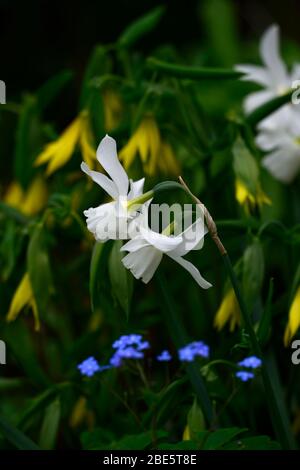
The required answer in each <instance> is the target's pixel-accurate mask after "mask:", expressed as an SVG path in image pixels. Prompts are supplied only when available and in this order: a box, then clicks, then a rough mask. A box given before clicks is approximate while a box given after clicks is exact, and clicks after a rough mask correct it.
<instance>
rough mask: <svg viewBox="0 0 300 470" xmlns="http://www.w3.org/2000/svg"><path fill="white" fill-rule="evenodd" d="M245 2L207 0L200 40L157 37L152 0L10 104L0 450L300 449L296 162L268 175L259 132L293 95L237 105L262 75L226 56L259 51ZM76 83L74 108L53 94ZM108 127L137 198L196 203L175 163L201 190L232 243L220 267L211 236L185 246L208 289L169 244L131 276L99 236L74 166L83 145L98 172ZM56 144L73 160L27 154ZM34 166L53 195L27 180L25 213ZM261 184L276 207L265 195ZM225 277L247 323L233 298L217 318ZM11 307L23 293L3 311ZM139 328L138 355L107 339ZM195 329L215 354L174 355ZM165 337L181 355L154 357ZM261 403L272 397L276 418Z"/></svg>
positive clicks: (158, 15)
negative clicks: (73, 63)
mask: <svg viewBox="0 0 300 470" xmlns="http://www.w3.org/2000/svg"><path fill="white" fill-rule="evenodd" d="M237 11H238V10H237V9H236V6H235V4H234V2H232V1H229V0H207V1H205V2H202V3H201V6H200V9H199V14H200V18H199V34H200V28H201V25H202V30H201V40H199V41H198V40H197V41H194V42H193V43H192V44H190V45H188V46H187V45H186V43H185V42H184V41H183V44H182V45H180V47H175V46H174V45H170V44H169V45H168V44H160V45H159V46H158V47H156V48H153V47H151V38H152V37H154V35H156V34H158V33H159V31H160V28H161V27H162V26H161V25H160V21H161V19H162V18H163V15H168V6H167V5H166V6H164V5H162V6H159V7H157V8H154V9H153V10H151V11H150V12H148V13H146V14H145V15H143V16H142V17H140V18H137V19H136V20H135V21H134V22H133V23H131V24H130V25H128V26H126V27H125V28H124V30H123V32H122V33H121V34H120V35H119V37H118V38H115V41H114V42H113V43H111V44H102V43H101V44H97V45H95V47H94V48H93V50H92V51H91V55H90V57H89V58H87V60H86V65H85V69H84V70H80V69H79V68H78V70H77V69H76V68H74V70H68V69H64V70H62V71H60V72H59V71H58V73H57V74H55V75H54V76H52V77H50V78H49V79H48V80H47V81H46V82H45V83H44V84H41V86H39V87H38V88H37V90H36V91H34V90H31V92H30V93H25V92H24V93H23V90H22V93H20V95H19V96H17V97H16V100H15V102H13V101H12V102H9V103H7V104H6V105H0V135H1V185H0V190H1V200H0V300H1V301H0V331H1V335H0V340H3V341H5V343H6V345H7V357H8V360H7V362H8V363H7V364H6V365H5V367H4V366H3V368H2V365H1V378H0V391H1V410H0V411H1V412H0V437H1V441H0V448H1V449H2V448H3V449H11V448H15V449H21V450H23V449H24V450H38V449H47V450H48V449H49V450H50V449H51V450H52V449H58V448H59V449H60V448H68V449H69V448H70V449H77V448H82V449H86V450H102V449H105V450H111V451H113V450H156V449H162V450H170V451H173V450H182V451H185V450H254V449H259V450H276V449H280V448H290V447H295V443H294V442H293V441H294V437H295V440H297V438H298V437H299V436H298V435H296V436H292V433H291V429H292V426H291V422H292V420H294V426H293V429H295V430H296V432H297V429H298V428H297V423H299V416H298V411H297V410H298V408H299V384H298V377H297V371H296V370H295V368H294V367H293V366H292V365H291V361H290V351H289V349H285V348H284V346H283V334H284V329H285V327H286V324H287V322H288V313H289V308H290V305H291V304H292V302H293V299H294V297H295V294H296V292H297V290H298V288H299V282H300V267H299V256H300V248H299V247H300V202H299V189H298V188H299V177H298V179H296V180H295V182H294V183H293V184H291V185H282V184H280V183H279V182H278V181H276V180H275V179H274V178H273V177H272V176H271V175H270V174H269V173H268V172H267V171H266V169H264V168H262V165H261V159H262V158H263V154H262V152H260V151H259V149H258V147H257V144H256V139H255V138H256V126H257V124H258V123H259V122H261V120H262V119H264V118H265V117H267V116H269V115H270V113H272V112H274V111H275V110H277V109H278V108H279V107H281V106H282V105H284V104H286V103H287V102H288V101H289V99H290V93H286V94H285V95H283V96H280V97H277V98H275V99H272V100H271V101H270V102H268V103H265V104H264V105H263V106H261V107H259V108H258V109H256V110H255V111H253V112H252V113H251V114H249V115H248V116H245V115H244V113H243V108H242V101H243V99H244V97H245V95H246V94H247V93H248V92H251V90H252V88H251V86H249V85H248V84H247V83H245V82H244V81H242V80H240V78H241V77H242V75H243V74H242V73H241V72H238V71H236V69H235V68H234V64H235V63H237V62H238V63H239V62H244V61H246V60H249V56H250V57H251V49H250V48H249V50H247V49H246V46H244V44H243V42H242V40H241V38H240V37H239V34H238V31H239V30H241V28H240V25H239V22H238V20H239V18H238V16H237ZM202 33H203V34H202ZM146 35H148V38H149V45H146V49H147V53H144V52H143V47H144V46H143V38H144V37H146ZM199 37H200V36H199ZM139 41H140V43H139ZM256 49H257V42H255V43H254V42H253V51H254V50H256ZM295 50H296V49H295ZM256 59H257V57H256V56H255V55H253V57H252V60H253V61H254V62H255V61H256ZM82 72H83V73H82ZM81 77H82V81H81V82H80V79H81ZM73 79H74V83H73V82H72V80H73ZM70 85H72V87H73V85H76V87H75V88H76V92H78V93H77V95H76V97H75V99H74V100H73V101H72V103H71V104H70V106H69V107H68V110H67V112H66V113H64V112H62V109H61V108H58V100H57V98H58V97H59V98H60V100H62V101H64V99H66V103H69V97H68V93H67V88H68V87H69V86H70ZM68 91H70V90H68ZM82 111H85V112H84V113H82ZM82 116H84V117H86V118H87V119H86V121H85V125H86V128H84V126H83V125H82V123H81V124H80V126H81V127H80V129H79V130H78V129H77V128H76V129H77V130H76V132H75V131H74V128H72V126H74V122H75V123H78V122H79V121H80V119H81V118H82ZM147 120H148V121H150V122H151V123H150V125H149V127H148V128H147V126H145V121H147ZM70 125H71V131H72V129H73V131H74V132H73V133H72V132H71V131H70ZM145 129H146V130H145ZM106 133H108V134H109V135H111V136H113V137H114V138H115V139H116V141H117V145H118V152H119V156H120V155H121V160H122V164H123V165H124V166H125V167H126V171H127V173H128V176H129V179H130V180H133V181H137V180H139V179H141V178H143V177H144V176H145V177H146V180H145V192H144V195H143V197H142V198H141V199H140V201H139V202H140V203H142V202H145V201H146V200H149V198H151V199H152V198H153V203H161V202H166V203H170V204H173V203H178V204H181V205H183V204H185V203H191V202H192V200H191V199H190V196H189V195H188V194H187V193H186V192H185V193H184V192H183V186H182V185H181V184H179V182H178V176H179V175H182V176H183V177H184V180H185V181H186V182H187V183H188V185H189V187H190V188H191V190H192V191H193V192H194V193H195V195H196V197H197V198H199V200H200V201H201V202H203V203H204V204H205V206H206V207H207V209H208V210H209V212H210V214H211V215H212V217H213V219H214V220H215V221H216V226H217V228H218V233H219V236H220V238H221V240H222V243H223V244H224V246H225V248H226V250H227V252H228V254H230V258H229V257H228V256H223V260H224V262H225V265H223V264H222V259H221V257H220V256H219V253H218V252H217V249H216V247H215V244H214V243H213V241H212V240H210V239H209V238H210V235H209V234H207V235H206V237H205V246H204V247H203V249H202V250H201V251H199V250H193V251H192V252H190V253H188V254H187V255H186V260H188V261H190V262H191V263H193V264H194V265H195V266H196V268H197V269H199V271H200V272H201V274H202V275H203V276H204V278H205V279H209V280H210V282H211V283H212V284H213V287H212V288H211V289H207V290H202V289H200V288H199V287H198V286H197V284H196V283H195V282H194V280H193V279H192V277H191V276H190V275H189V273H187V272H185V271H184V269H183V268H182V267H181V266H179V265H178V264H176V262H175V261H174V260H173V259H170V257H168V256H167V254H164V255H163V257H162V261H161V264H160V266H159V268H158V271H157V272H156V274H155V277H154V279H153V280H151V281H150V282H149V283H147V284H144V283H143V282H141V281H140V280H135V279H134V278H133V276H132V275H131V273H130V272H129V270H127V269H125V267H124V265H123V263H122V257H123V256H124V255H125V253H123V252H121V251H120V248H121V247H122V245H123V243H124V241H122V240H109V241H107V242H104V243H100V242H98V241H96V240H95V236H94V231H95V230H94V228H95V227H92V233H91V231H89V230H88V229H87V227H86V220H85V215H84V214H83V211H85V210H87V209H89V208H95V210H96V211H97V209H96V208H97V207H98V206H99V205H102V204H106V203H108V202H110V200H108V198H107V195H106V194H105V192H104V191H103V190H102V189H101V188H100V187H99V186H98V185H97V184H95V183H94V182H91V180H90V178H89V179H88V178H87V177H86V175H83V173H82V172H81V171H80V163H81V161H82V160H86V161H89V159H91V163H90V165H91V166H93V170H97V171H100V172H102V173H106V172H105V171H104V169H103V168H101V166H100V164H99V162H98V161H97V160H96V158H94V156H93V155H94V150H95V149H96V148H97V145H98V143H99V141H100V140H101V139H102V138H103V137H104V135H105V134H106ZM70 134H71V137H70ZM66 135H67V138H66ZM74 135H75V137H74ZM137 135H138V137H137ZM73 139H74V141H73ZM135 139H137V140H138V144H137V145H136V147H137V148H138V150H137V151H136V153H135V154H134V155H133V157H132V161H131V156H130V158H129V157H128V156H126V151H125V152H124V150H123V152H121V150H122V149H124V147H125V146H126V144H128V142H129V144H130V145H129V146H128V147H129V150H132V148H133V147H134V146H135V144H136V141H135ZM49 142H52V146H50V149H51V148H52V149H53V148H54V149H55V148H56V150H55V152H56V157H57V155H58V157H59V158H60V159H61V160H64V161H63V163H64V164H63V165H61V166H60V168H58V169H57V171H55V172H53V173H52V174H51V175H50V176H49V175H47V174H46V172H45V167H44V166H40V167H37V166H36V165H35V160H36V158H37V157H38V155H39V154H40V152H42V151H43V150H44V149H45V145H47V143H49ZM61 142H62V144H61ZM132 142H133V143H132ZM59 144H61V145H59ZM295 145H296V142H295ZM128 147H127V151H128ZM48 149H49V147H48ZM125 149H126V147H125ZM129 153H130V152H129ZM173 154H174V155H173ZM166 155H168V156H169V158H170V159H171V163H172V165H168V164H167V163H168V162H167V160H168V158H167V156H166ZM170 155H171V157H170ZM151 158H153V160H154V163H153V162H152V161H151V164H152V163H153V171H149V166H150V165H149V161H150V160H151ZM172 158H174V160H172ZM36 176H38V177H39V178H40V179H41V180H42V182H43V184H44V186H45V188H46V193H47V197H48V196H49V197H48V199H47V198H46V199H47V202H45V203H44V205H43V207H40V206H39V204H38V203H39V202H40V201H41V199H42V195H41V194H38V193H37V194H35V195H34V197H33V200H32V201H31V202H32V206H35V204H36V205H37V206H38V209H36V210H29V211H27V212H26V211H24V207H23V206H22V203H24V201H25V200H26V198H27V196H28V192H30V187H31V184H32V182H33V181H35V179H36ZM237 180H239V181H240V182H241V183H242V184H243V185H244V186H245V188H246V191H248V192H249V193H250V195H251V196H253V198H254V202H253V203H252V204H249V207H248V206H247V208H245V207H244V206H242V205H240V203H239V201H238V200H237V199H236V194H235V188H236V186H235V185H236V182H237ZM179 189H180V191H179ZM260 190H261V191H263V193H265V194H267V195H268V197H269V198H270V200H271V205H267V204H263V203H261V201H259V202H258V201H257V200H256V199H255V198H256V197H257V196H258V194H261V193H260ZM193 202H194V201H193ZM194 209H195V207H193V210H194ZM193 213H194V212H193ZM92 225H93V224H92ZM208 225H209V228H210V231H211V232H212V235H213V238H214V240H216V234H215V233H214V226H213V224H209V221H208ZM146 256H147V254H145V261H148V260H147V259H146ZM230 259H231V260H232V264H231V261H230ZM232 266H234V269H233V268H232ZM226 269H227V271H226ZM25 273H28V274H29V279H30V287H31V291H32V292H29V293H28V291H27V292H25V293H24V292H23V293H22V295H21V297H22V296H23V299H22V300H24V297H25V300H26V301H24V302H23V303H22V302H21V301H20V297H19V299H18V295H17V294H18V288H19V282H20V280H21V279H22V278H23V276H24V274H25ZM135 274H136V273H135ZM229 278H231V282H232V284H230V279H229ZM231 285H233V287H234V288H235V291H236V293H238V297H240V298H239V299H238V300H239V301H240V305H241V300H242V304H244V307H245V309H242V310H243V312H242V311H241V309H239V310H238V312H237V315H240V314H241V313H242V317H241V324H239V322H238V321H237V325H236V326H235V325H233V326H235V328H230V327H229V325H230V320H231V319H232V309H233V310H234V308H233V307H232V305H231V306H230V308H231V310H230V309H229V310H230V312H229V318H228V322H227V323H226V325H225V326H224V327H223V328H221V331H217V330H216V328H215V326H216V325H215V324H214V317H215V315H216V312H217V310H218V307H219V306H220V305H222V302H223V301H224V293H228V292H230V289H231ZM29 294H30V295H29ZM28 297H30V298H28ZM32 299H34V302H35V303H36V305H37V309H38V313H39V316H40V322H41V328H40V331H39V332H37V331H35V329H34V324H33V321H32V315H31V314H30V313H31V312H30V309H31V308H32V302H30V301H31V300H32ZM225 300H226V299H225ZM232 303H233V302H232ZM20 304H21V306H20ZM12 306H14V308H16V310H18V307H20V308H19V311H18V312H17V315H16V319H15V320H14V321H12V322H10V323H7V321H6V319H7V313H8V312H9V311H10V309H11V308H12ZM245 312H246V313H248V314H249V315H248V316H249V319H248V321H247V315H245ZM227 313H228V311H227ZM234 313H236V312H234ZM245 318H246V322H245ZM238 320H239V318H238ZM296 320H297V319H296ZM252 321H253V325H252ZM131 333H136V334H141V335H143V338H144V339H145V341H149V343H150V348H149V349H145V350H144V351H143V352H144V354H145V357H144V359H140V360H135V359H122V365H120V367H110V365H111V363H110V360H111V358H112V356H113V355H114V354H115V351H116V347H115V346H114V347H113V344H114V342H115V341H116V340H117V338H119V337H120V336H121V335H127V334H128V335H129V334H131ZM295 337H296V338H297V337H299V332H297V333H296V336H295ZM193 341H203V342H205V343H207V344H208V345H209V346H210V355H209V358H203V357H197V358H196V359H195V360H194V361H193V362H188V361H186V362H181V361H179V360H178V349H179V348H182V347H184V346H186V345H187V344H188V343H189V342H193ZM163 350H168V351H169V352H170V354H171V356H172V360H171V361H166V362H163V361H161V362H160V361H159V360H157V356H158V354H160V353H161V352H162V351H163ZM260 353H261V357H263V366H262V368H258V369H257V370H255V371H254V374H255V378H254V379H253V380H252V381H251V382H247V383H242V381H240V380H239V379H238V378H237V377H236V375H235V373H236V372H237V371H238V370H244V369H242V368H241V367H240V366H239V365H238V363H239V362H240V361H241V360H242V359H244V358H245V356H250V355H253V354H256V355H260ZM91 356H93V357H95V359H96V360H97V361H98V362H99V364H100V365H101V366H108V367H106V368H104V369H103V370H102V371H101V372H97V373H96V374H95V375H94V376H93V377H88V376H83V375H82V374H81V373H80V372H79V370H78V364H80V363H82V361H84V360H85V359H87V358H90V357H91ZM266 384H267V386H266ZM267 405H269V406H271V409H272V410H275V411H274V413H272V412H271V413H270V415H269V416H268V415H267V411H266V412H265V411H264V410H267ZM3 416H4V417H5V418H3ZM298 427H299V426H298ZM185 430H186V431H185ZM187 430H188V433H187ZM187 434H189V435H188V436H187ZM262 434H263V435H262ZM269 436H271V437H269ZM273 436H276V439H277V441H278V442H277V441H275V440H273ZM187 438H189V439H190V440H184V439H187ZM35 442H36V443H37V444H35Z"/></svg>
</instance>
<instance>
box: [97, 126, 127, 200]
mask: <svg viewBox="0 0 300 470" xmlns="http://www.w3.org/2000/svg"><path fill="white" fill-rule="evenodd" d="M97 159H98V161H99V163H100V164H101V165H102V166H103V168H104V169H105V171H106V172H107V173H108V174H109V176H110V177H111V179H112V180H113V182H114V183H115V185H116V186H117V188H118V191H119V195H120V196H126V195H127V193H128V185H129V180H128V176H127V173H126V171H125V170H124V168H123V166H122V165H121V163H120V161H119V158H118V155H117V145H116V141H115V140H114V139H113V138H112V137H109V136H108V135H106V136H105V137H104V138H103V139H102V140H101V142H100V144H99V146H98V149H97Z"/></svg>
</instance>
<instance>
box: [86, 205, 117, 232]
mask: <svg viewBox="0 0 300 470" xmlns="http://www.w3.org/2000/svg"><path fill="white" fill-rule="evenodd" d="M114 204H115V203H114V202H108V203H107V204H101V206H98V207H91V208H90V209H87V210H85V211H84V212H83V213H84V215H85V216H86V218H87V221H86V223H87V228H88V230H89V231H90V232H92V233H93V234H94V235H95V236H96V231H97V226H98V224H100V225H101V223H103V222H104V221H105V220H106V219H107V218H108V217H109V216H110V215H111V214H112V213H113V210H114Z"/></svg>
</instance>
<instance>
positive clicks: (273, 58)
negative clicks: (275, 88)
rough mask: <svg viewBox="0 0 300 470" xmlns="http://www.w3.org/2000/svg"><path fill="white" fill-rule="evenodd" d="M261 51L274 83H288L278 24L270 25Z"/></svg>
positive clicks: (263, 38) (263, 39)
mask: <svg viewBox="0 0 300 470" xmlns="http://www.w3.org/2000/svg"><path fill="white" fill-rule="evenodd" d="M260 53H261V56H262V59H263V61H264V63H265V64H266V66H267V67H268V68H269V69H270V72H271V75H272V80H273V83H274V84H277V85H281V86H284V85H287V81H288V73H287V69H286V66H285V64H284V62H283V60H282V59H281V56H280V52H279V27H278V26H277V25H272V26H270V27H269V28H268V29H267V31H266V32H265V33H264V34H263V37H262V39H261V43H260ZM270 85H271V84H270Z"/></svg>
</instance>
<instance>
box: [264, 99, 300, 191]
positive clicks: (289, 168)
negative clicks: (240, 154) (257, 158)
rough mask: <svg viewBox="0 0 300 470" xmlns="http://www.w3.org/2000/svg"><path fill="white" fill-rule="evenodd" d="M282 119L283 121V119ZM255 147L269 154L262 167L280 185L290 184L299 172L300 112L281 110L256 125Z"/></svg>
mask: <svg viewBox="0 0 300 470" xmlns="http://www.w3.org/2000/svg"><path fill="white" fill-rule="evenodd" d="M283 117H284V119H283ZM256 144H257V146H258V147H259V148H260V149H261V150H264V151H266V152H269V153H268V155H266V156H265V157H264V158H263V160H262V165H263V166H264V167H265V168H266V169H267V170H268V171H269V172H270V173H271V175H273V176H274V178H276V179H277V180H279V181H281V182H282V183H290V182H291V181H293V179H294V178H295V177H296V176H297V174H298V173H299V171H300V110H298V109H296V107H295V108H294V109H292V110H291V111H290V112H288V113H285V114H284V115H282V114H281V110H279V111H277V112H276V113H274V115H273V116H271V117H269V118H267V119H265V120H264V121H263V122H262V123H260V124H259V125H258V134H257V136H256Z"/></svg>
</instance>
